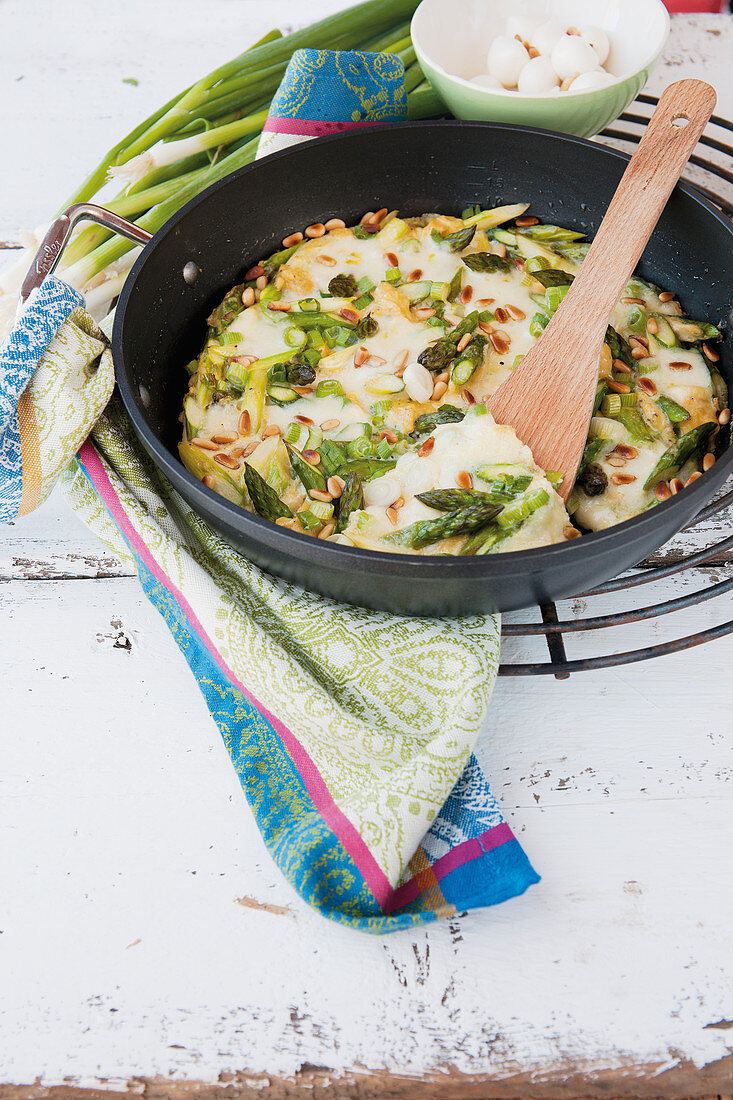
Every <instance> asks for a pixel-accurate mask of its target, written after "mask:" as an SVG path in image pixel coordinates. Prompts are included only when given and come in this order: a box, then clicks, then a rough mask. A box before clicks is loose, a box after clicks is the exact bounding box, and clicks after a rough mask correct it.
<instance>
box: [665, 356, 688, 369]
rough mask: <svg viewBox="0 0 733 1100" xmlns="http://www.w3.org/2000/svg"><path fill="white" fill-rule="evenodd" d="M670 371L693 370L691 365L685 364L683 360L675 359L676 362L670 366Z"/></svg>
mask: <svg viewBox="0 0 733 1100" xmlns="http://www.w3.org/2000/svg"><path fill="white" fill-rule="evenodd" d="M669 369H670V370H692V364H691V363H683V362H682V360H681V359H675V360H674V362H672V363H670V364H669Z"/></svg>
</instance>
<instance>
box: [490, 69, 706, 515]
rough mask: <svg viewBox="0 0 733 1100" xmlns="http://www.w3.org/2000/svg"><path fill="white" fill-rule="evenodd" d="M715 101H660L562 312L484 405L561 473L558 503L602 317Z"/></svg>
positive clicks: (682, 84) (584, 419)
mask: <svg viewBox="0 0 733 1100" xmlns="http://www.w3.org/2000/svg"><path fill="white" fill-rule="evenodd" d="M715 99H716V96H715V91H714V90H713V88H711V87H710V85H709V84H705V83H703V81H701V80H680V81H678V82H677V83H676V84H670V86H669V87H668V88H667V89H666V91H665V92H664V93H663V95H662V97H661V99H660V100H659V105H658V106H657V109H656V110H655V112H654V114H653V115H652V117H651V119H650V120H649V124H648V126H647V128H646V132H645V133H644V136H643V137H642V139H641V141H640V142H639V146H638V148H637V150H636V152H635V153H634V155H633V157H632V158H631V160H630V162H629V165H628V167H627V169H626V171H625V172H624V174H623V177H622V179H621V182H620V183H619V185H618V189H617V191H616V194H615V195H614V196H613V199H612V200H611V203H610V205H609V207H608V210H607V211H606V216H605V217H604V219H603V221H602V222H601V225H600V227H599V229H598V232H597V233H596V235H595V238H594V240H593V243H592V244H591V246H590V248H589V250H588V254H587V255H586V257H585V259H584V260H583V264H582V267H581V269H580V272H579V273H578V275H577V276H576V278H575V281H574V282H573V284H572V286H571V287H570V289H569V291H568V293H567V295H566V296H565V299H564V300H563V303H562V305H561V306H560V308H559V309H558V311H557V313H555V315H554V317H553V318H552V320H551V321H550V323H549V325H548V326H547V328H546V329H545V331H544V333H543V334H542V336H541V337H540V339H539V340H538V341H537V343H536V344H535V345H534V347H532V349H531V350H530V351H529V352H528V354H527V355H526V356H525V357H524V359H523V360H522V362H521V363H520V365H519V366H518V367H517V368H516V370H514V371H513V372H512V374H511V376H510V377H509V378H508V379H507V380H506V382H504V383H503V384H502V385H501V386H499V388H498V389H497V391H496V392H495V393H494V395H493V396H492V398H491V401H490V402H489V408H490V409H491V412H492V414H493V416H494V418H495V419H496V420H497V421H499V423H501V424H511V425H512V427H513V428H514V430H515V431H516V433H517V435H518V436H519V438H520V439H521V440H522V441H523V442H524V443H526V444H527V445H528V446H529V447H531V448H532V452H533V454H534V457H535V461H536V462H537V463H538V464H539V465H540V466H542V468H543V469H545V470H557V471H559V472H560V473H562V475H563V478H564V480H563V483H562V486H561V488H560V490H559V492H560V494H561V495H562V497H563V498H564V499H567V497H568V494H569V492H570V490H571V488H572V485H573V481H574V480H575V475H576V473H577V470H578V465H579V463H580V459H581V456H582V454H583V447H584V445H585V441H586V436H587V434H588V425H589V423H590V417H591V412H592V410H593V401H594V398H595V393H596V386H597V383H598V365H599V361H600V356H601V349H602V347H603V341H604V337H605V334H606V328H607V325H608V320H609V317H610V315H611V312H612V310H613V307H614V305H615V303H616V300H617V299H618V296H619V294H620V293H621V291H622V290H623V288H624V286H625V285H626V283H627V282H628V281H629V277H630V275H631V274H632V272H633V270H634V268H635V267H636V265H637V263H638V262H639V258H640V257H641V254H642V252H643V251H644V248H645V246H646V243H647V241H648V240H649V238H650V237H651V235H652V232H653V230H654V227H655V226H656V224H657V221H658V220H659V217H660V215H661V213H662V210H663V209H664V206H665V204H666V202H667V199H668V198H669V196H670V194H671V193H672V190H673V188H674V186H675V184H676V183H677V180H678V179H679V177H680V175H681V173H682V169H683V168H684V166H685V164H686V163H687V160H688V158H689V156H690V154H691V153H692V150H693V149H694V148H695V145H696V144H697V141H698V138H699V137H700V135H701V134H702V132H703V130H704V128H705V124H706V123H707V121H708V119H709V118H710V116H711V114H712V113H713V108H714V107H715Z"/></svg>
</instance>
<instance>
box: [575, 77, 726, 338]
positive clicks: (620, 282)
mask: <svg viewBox="0 0 733 1100" xmlns="http://www.w3.org/2000/svg"><path fill="white" fill-rule="evenodd" d="M715 100H716V96H715V91H714V89H713V88H711V87H710V85H709V84H705V83H704V81H702V80H679V81H677V83H675V84H670V86H669V87H668V88H667V89H665V91H664V92H663V93H662V96H661V98H660V100H659V104H658V106H657V108H656V110H655V111H654V114H653V115H652V117H651V119H650V121H649V124H648V126H647V128H646V130H645V132H644V134H643V136H642V139H641V141H640V142H639V145H638V147H637V149H636V152H635V153H634V155H633V157H632V158H631V160H630V161H629V164H628V167H627V169H626V171H625V172H624V174H623V176H622V178H621V182H620V183H619V185H618V189H617V191H616V193H615V195H614V196H613V198H612V199H611V202H610V204H609V207H608V210H607V211H606V214H605V217H604V218H603V222H602V223H601V226H600V227H599V229H598V232H597V233H596V235H595V238H594V240H593V243H592V244H591V246H590V248H589V250H588V254H587V256H586V257H585V259H584V261H583V266H582V268H581V270H580V273H579V275H578V277H577V278H576V280H575V282H574V284H573V287H572V289H571V291H570V292H569V294H568V296H567V297H568V298H570V297H571V295H572V298H574V299H575V300H576V303H577V300H578V299H579V298H581V296H584V295H586V294H587V295H588V296H590V295H592V298H593V310H594V313H595V312H596V311H597V312H598V313H603V314H604V316H605V317H606V318H608V317H609V316H610V314H611V311H612V310H613V307H614V305H615V302H616V299H617V298H618V296H619V294H620V293H621V291H622V290H623V288H624V286H625V285H626V283H627V282H628V281H629V276H630V275H631V273H632V272H633V270H634V268H635V267H636V265H637V264H638V262H639V260H640V259H641V254H642V252H643V251H644V248H645V247H646V244H647V241H648V240H649V238H650V236H651V235H652V232H653V230H654V227H655V226H656V224H657V222H658V221H659V218H660V216H661V213H662V211H663V210H664V207H665V205H666V202H667V199H668V198H669V196H670V195H671V194H672V191H673V190H674V187H675V184H676V183H677V180H678V179H679V177H680V175H681V173H682V169H683V168H684V166H685V165H686V163H687V161H688V160H689V158H690V154H691V153H692V150H693V149H694V148H695V146H696V145H697V142H698V140H699V139H700V136H701V134H702V132H703V130H704V129H705V126H706V124H707V122H708V120H709V118H710V116H711V114H712V113H713V109H714V107H715Z"/></svg>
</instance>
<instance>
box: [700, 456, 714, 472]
mask: <svg viewBox="0 0 733 1100" xmlns="http://www.w3.org/2000/svg"><path fill="white" fill-rule="evenodd" d="M714 465H715V455H714V454H713V452H712V451H708V453H707V454H706V455H705V457H704V459H703V460H702V468H703V470H704V471H705V473H707V472H708V470H712V468H713V466H714Z"/></svg>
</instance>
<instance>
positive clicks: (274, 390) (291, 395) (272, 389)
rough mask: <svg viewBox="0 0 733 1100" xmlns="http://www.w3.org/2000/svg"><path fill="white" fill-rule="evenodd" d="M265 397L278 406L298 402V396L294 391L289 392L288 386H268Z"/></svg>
mask: <svg viewBox="0 0 733 1100" xmlns="http://www.w3.org/2000/svg"><path fill="white" fill-rule="evenodd" d="M267 396H268V397H269V398H270V400H271V401H276V402H277V403H278V404H279V405H289V404H290V403H291V402H293V401H297V400H298V397H299V394H297V393H296V392H295V390H291V389H290V387H289V386H268V387H267Z"/></svg>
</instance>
